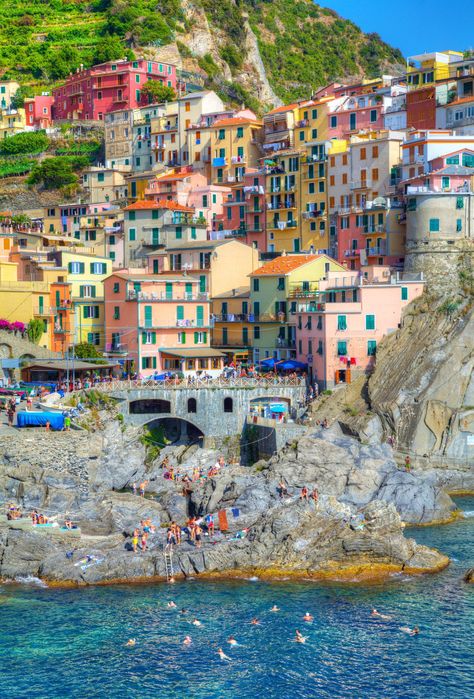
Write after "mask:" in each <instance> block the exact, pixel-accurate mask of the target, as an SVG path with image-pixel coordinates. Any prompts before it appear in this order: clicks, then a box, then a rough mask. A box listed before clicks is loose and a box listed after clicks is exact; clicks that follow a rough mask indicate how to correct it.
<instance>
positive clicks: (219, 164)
mask: <svg viewBox="0 0 474 699" xmlns="http://www.w3.org/2000/svg"><path fill="white" fill-rule="evenodd" d="M208 128H209V130H210V148H211V182H212V183H213V184H228V183H233V182H241V181H242V180H243V176H244V174H245V171H246V170H247V169H248V168H256V167H258V163H259V159H260V158H261V157H262V153H263V151H262V142H263V130H262V122H261V121H258V120H257V119H247V118H244V117H233V118H230V119H220V120H219V121H216V122H215V123H214V124H213V126H210V127H208ZM207 130H208V129H207V128H205V129H202V131H207Z"/></svg>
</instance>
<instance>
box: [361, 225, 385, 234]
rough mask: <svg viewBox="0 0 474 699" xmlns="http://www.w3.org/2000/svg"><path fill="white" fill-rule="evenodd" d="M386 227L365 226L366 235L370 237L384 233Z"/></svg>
mask: <svg viewBox="0 0 474 699" xmlns="http://www.w3.org/2000/svg"><path fill="white" fill-rule="evenodd" d="M384 231H385V226H364V233H366V234H367V235H370V234H372V233H383V232H384Z"/></svg>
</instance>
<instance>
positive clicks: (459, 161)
mask: <svg viewBox="0 0 474 699" xmlns="http://www.w3.org/2000/svg"><path fill="white" fill-rule="evenodd" d="M473 176H474V150H472V149H470V148H461V149H459V150H456V151H454V152H452V153H447V154H446V155H442V156H440V157H438V158H433V160H430V161H428V172H426V173H423V174H421V175H417V176H415V177H411V178H410V179H408V180H404V181H403V182H402V184H403V185H407V194H409V193H410V189H411V191H412V192H413V191H414V190H413V188H415V191H420V190H421V191H422V190H427V191H430V192H459V191H463V190H466V191H468V190H469V186H470V182H471V179H472V177H473Z"/></svg>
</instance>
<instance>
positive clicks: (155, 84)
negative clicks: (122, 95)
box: [142, 80, 176, 104]
mask: <svg viewBox="0 0 474 699" xmlns="http://www.w3.org/2000/svg"><path fill="white" fill-rule="evenodd" d="M142 95H143V96H144V97H146V98H148V103H149V104H160V103H161V102H172V101H173V100H174V99H176V93H175V91H174V90H173V88H172V87H168V85H163V83H162V82H160V81H159V80H148V82H146V83H145V84H144V85H143V87H142Z"/></svg>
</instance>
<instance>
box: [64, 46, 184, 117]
mask: <svg viewBox="0 0 474 699" xmlns="http://www.w3.org/2000/svg"><path fill="white" fill-rule="evenodd" d="M149 80H158V81H160V82H161V83H162V84H163V85H168V86H169V87H172V88H173V89H175V88H176V66H174V65H171V64H169V63H159V62H157V61H145V60H144V59H137V60H136V61H127V60H119V61H108V62H107V63H101V64H100V65H96V66H93V67H92V68H86V69H84V68H82V67H81V68H78V69H77V71H76V72H75V73H72V74H71V75H70V76H69V77H68V78H67V80H66V82H65V83H64V84H63V85H60V86H59V87H57V88H55V89H54V90H53V97H54V107H53V117H54V119H91V120H98V121H101V120H102V119H103V118H104V114H107V113H108V112H113V111H116V110H118V109H136V108H137V107H139V106H143V105H144V104H145V103H146V102H145V100H144V98H143V95H142V88H143V85H144V84H145V83H146V82H148V81H149Z"/></svg>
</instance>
